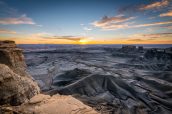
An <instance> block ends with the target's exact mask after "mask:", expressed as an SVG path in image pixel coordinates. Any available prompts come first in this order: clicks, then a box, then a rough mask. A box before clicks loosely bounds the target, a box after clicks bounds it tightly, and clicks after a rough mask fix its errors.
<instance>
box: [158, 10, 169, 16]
mask: <svg viewBox="0 0 172 114" xmlns="http://www.w3.org/2000/svg"><path fill="white" fill-rule="evenodd" d="M160 17H172V10H171V11H168V12H167V13H162V14H160Z"/></svg>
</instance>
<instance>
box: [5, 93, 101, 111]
mask: <svg viewBox="0 0 172 114" xmlns="http://www.w3.org/2000/svg"><path fill="white" fill-rule="evenodd" d="M2 110H5V111H6V112H9V113H11V114H13V113H15V114H98V112H96V111H94V110H93V109H92V108H91V107H89V106H86V105H85V104H83V103H82V102H80V101H79V100H77V99H75V98H73V97H72V96H64V95H54V96H52V97H51V96H49V95H43V94H38V95H36V96H34V97H33V98H31V99H30V101H29V102H28V103H25V104H22V105H21V106H14V107H4V108H3V109H2Z"/></svg>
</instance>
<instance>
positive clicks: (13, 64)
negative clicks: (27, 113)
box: [0, 41, 39, 105]
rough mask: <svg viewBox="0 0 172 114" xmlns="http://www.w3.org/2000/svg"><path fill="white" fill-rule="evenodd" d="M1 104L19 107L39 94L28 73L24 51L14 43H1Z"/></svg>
mask: <svg viewBox="0 0 172 114" xmlns="http://www.w3.org/2000/svg"><path fill="white" fill-rule="evenodd" d="M0 91H1V92H0V104H1V105H2V104H10V105H19V104H21V103H23V102H25V101H27V100H29V99H30V98H31V97H33V96H34V95H36V94H38V93H39V87H38V85H37V84H36V83H35V82H34V81H33V80H32V79H31V77H30V76H29V75H28V73H27V72H26V64H25V61H24V56H23V54H22V50H21V49H19V48H17V47H16V44H15V42H13V41H1V42H0Z"/></svg>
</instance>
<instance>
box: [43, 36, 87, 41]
mask: <svg viewBox="0 0 172 114" xmlns="http://www.w3.org/2000/svg"><path fill="white" fill-rule="evenodd" d="M40 37H41V38H43V39H57V40H70V41H75V42H78V41H80V40H83V39H87V38H86V37H83V36H50V35H47V36H40Z"/></svg>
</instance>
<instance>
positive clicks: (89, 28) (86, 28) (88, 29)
mask: <svg viewBox="0 0 172 114" xmlns="http://www.w3.org/2000/svg"><path fill="white" fill-rule="evenodd" d="M83 29H84V30H86V31H91V30H92V28H91V27H84V28H83Z"/></svg>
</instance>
